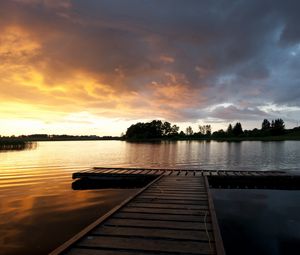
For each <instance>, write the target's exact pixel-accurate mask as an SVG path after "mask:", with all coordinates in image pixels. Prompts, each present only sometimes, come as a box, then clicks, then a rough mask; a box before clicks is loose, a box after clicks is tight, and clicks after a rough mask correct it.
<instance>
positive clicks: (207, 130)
mask: <svg viewBox="0 0 300 255" xmlns="http://www.w3.org/2000/svg"><path fill="white" fill-rule="evenodd" d="M198 127H199V133H200V135H206V136H210V135H211V126H210V125H203V126H201V125H199V126H198Z"/></svg>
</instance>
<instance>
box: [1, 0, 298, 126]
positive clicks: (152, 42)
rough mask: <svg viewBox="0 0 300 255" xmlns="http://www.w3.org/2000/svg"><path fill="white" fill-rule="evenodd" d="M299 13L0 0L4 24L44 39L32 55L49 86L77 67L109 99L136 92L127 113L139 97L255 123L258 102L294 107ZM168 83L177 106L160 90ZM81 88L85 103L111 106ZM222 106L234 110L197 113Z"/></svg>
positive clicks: (267, 8)
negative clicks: (101, 86) (104, 87)
mask: <svg viewBox="0 0 300 255" xmlns="http://www.w3.org/2000/svg"><path fill="white" fill-rule="evenodd" d="M299 9H300V2H299V1H296V0H294V1H292V0H289V1H281V0H278V1H270V0H269V1H268V0H265V1H261V0H253V1H252V0H251V1H250V0H248V1H246V0H241V1H230V0H222V1H208V0H207V1H198V0H194V1H193V0H190V1H176V0H165V1H158V0H157V1H156V0H152V1H150V0H130V1H124V0H118V1H117V0H115V1H111V0H102V1H96V0H81V1H80V0H75V1H66V0H65V1H46V0H45V1H42V0H41V1H38V0H23V1H22V0H16V1H1V3H0V17H1V18H0V21H1V22H0V29H4V28H5V27H6V26H9V25H12V24H17V25H19V26H21V27H23V28H24V29H26V30H27V31H29V32H30V33H31V35H32V36H33V38H35V39H36V40H37V41H39V42H40V44H41V48H40V49H39V54H36V55H34V56H33V57H32V58H31V59H30V60H28V61H29V62H30V64H31V65H33V66H34V67H35V68H37V69H38V70H40V71H41V72H42V73H43V75H44V79H45V86H49V87H52V86H56V85H57V84H60V83H62V82H65V81H66V80H68V79H70V78H71V77H76V74H77V73H78V72H79V73H83V74H85V75H88V76H89V77H91V78H93V79H95V80H97V81H98V82H99V83H101V84H106V85H107V86H109V87H110V88H111V90H112V91H113V92H111V93H114V97H116V95H117V94H118V93H120V94H122V98H124V97H125V95H126V93H132V92H135V93H137V95H138V96H137V97H138V98H135V99H133V100H131V101H130V100H128V101H126V104H128V107H130V106H131V108H132V109H131V110H132V111H134V109H137V108H138V107H136V106H137V105H139V106H140V107H143V106H142V105H143V102H144V104H145V106H146V107H149V106H151V107H153V109H154V110H155V111H158V110H161V114H162V115H163V114H165V115H166V117H168V116H172V118H174V119H176V118H177V119H181V120H185V119H197V118H205V117H212V118H220V119H225V120H230V119H245V120H247V119H249V120H252V119H257V118H262V117H264V116H266V114H267V113H265V112H262V111H260V110H258V108H257V107H258V106H263V105H266V104H268V103H270V104H274V105H294V106H295V105H297V106H300V105H299V100H298V98H299V96H300V79H299V72H298V70H299V68H300V63H299V56H300V27H299V24H300V15H299ZM168 74H171V75H173V76H172V77H181V78H180V79H178V78H177V79H175V80H172V78H170V77H169V76H168ZM166 77H168V78H167V79H166ZM182 77H184V78H182ZM170 79H171V81H170ZM153 82H154V83H155V84H158V85H157V86H151V85H150V84H152V83H153ZM170 86H171V87H172V86H173V87H174V88H175V89H174V90H172V93H178V94H176V96H175V95H174V96H173V98H174V100H177V101H180V100H183V101H184V102H183V103H181V104H179V103H178V102H174V101H173V102H172V98H171V97H168V96H166V93H168V91H171V89H170V88H169V87H170ZM166 87H167V88H168V89H169V90H168V89H166ZM179 88H180V89H179ZM183 88H184V89H183ZM77 89H78V88H77ZM158 91H159V92H158ZM165 91H167V92H165ZM174 91H175V92H174ZM182 91H184V96H183V97H180V96H181V94H180V93H182ZM187 91H189V92H190V93H187ZM77 92H78V97H79V96H80V94H82V98H85V97H87V98H89V99H90V101H91V102H90V104H89V105H93V106H95V107H96V106H97V105H98V106H99V107H101V106H102V105H105V104H106V105H110V106H111V107H112V108H113V107H115V104H116V100H115V101H113V102H106V103H105V102H102V103H97V101H96V100H97V97H95V100H93V97H91V95H86V94H85V95H84V94H83V93H84V92H83V91H81V90H80V89H78V91H77ZM162 92H163V93H162ZM291 92H292V93H291ZM74 93H75V92H74ZM94 93H95V94H99V95H100V94H101V96H103V94H105V93H106V92H105V91H103V90H102V89H97V88H96V89H95V90H94ZM141 95H142V97H141ZM191 95H192V96H191ZM139 97H140V101H139V100H138V99H139ZM191 97H192V99H193V100H190V98H191ZM197 98H198V99H199V100H198V101H197V100H196V99H197ZM145 99H147V100H145ZM87 100H88V99H87ZM151 100H152V101H153V102H152V103H150V102H151ZM154 103H156V106H155V107H154ZM221 103H232V104H234V106H230V107H219V108H216V109H215V110H214V111H212V112H209V111H204V110H203V108H207V107H210V106H213V105H217V104H221ZM179 108H180V109H179ZM199 108H200V109H201V110H199ZM137 112H138V114H140V111H137ZM141 112H142V114H144V111H141ZM155 114H156V112H153V116H155ZM141 117H142V116H141Z"/></svg>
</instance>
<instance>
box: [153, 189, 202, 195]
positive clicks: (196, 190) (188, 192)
mask: <svg viewBox="0 0 300 255" xmlns="http://www.w3.org/2000/svg"><path fill="white" fill-rule="evenodd" d="M149 190H151V191H152V190H153V191H157V190H158V191H161V190H162V191H175V192H179V193H187V194H191V193H193V194H194V193H199V192H200V193H201V192H202V193H203V192H205V191H206V189H205V187H201V188H197V189H181V188H177V189H176V188H160V187H151V188H150V189H149Z"/></svg>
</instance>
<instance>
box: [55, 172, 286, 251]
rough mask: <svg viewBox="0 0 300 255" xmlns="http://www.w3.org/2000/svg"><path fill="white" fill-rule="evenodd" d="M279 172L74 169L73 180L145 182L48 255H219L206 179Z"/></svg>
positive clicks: (276, 174) (111, 183) (277, 174)
mask: <svg viewBox="0 0 300 255" xmlns="http://www.w3.org/2000/svg"><path fill="white" fill-rule="evenodd" d="M282 176H286V174H285V172H282V171H210V170H175V169H140V168H139V169H132V168H99V167H97V168H93V169H89V170H86V171H81V172H77V173H74V174H73V179H79V181H83V182H84V183H87V182H88V181H92V182H94V183H102V184H101V185H102V186H104V188H108V187H111V186H113V187H116V186H118V185H120V184H121V183H124V182H129V183H131V185H133V187H136V185H135V184H136V183H139V182H140V181H141V180H142V181H143V182H144V183H148V184H145V185H146V186H145V185H144V187H141V188H139V189H138V191H137V192H136V193H135V194H134V195H133V196H132V197H130V198H128V199H127V200H126V201H124V202H123V203H121V204H120V205H118V206H117V207H115V208H114V209H113V210H111V211H110V212H108V213H107V214H105V215H104V216H102V217H101V218H99V219H98V220H97V221H95V222H94V223H92V224H91V225H90V226H88V227H87V228H85V229H84V230H82V231H81V232H80V233H78V234H77V235H75V236H74V237H73V238H72V239H70V240H69V241H67V242H66V243H64V244H63V245H62V246H60V247H58V248H57V249H56V250H55V251H53V252H52V253H50V254H51V255H57V254H68V255H135V254H136V255H137V254H139V255H144V254H145V255H158V254H160V255H170V254H175V255H180V254H181V255H182V254H185V255H189V254H190V255H191V254H198V255H200V254H202V255H208V254H210V255H224V254H225V250H224V246H223V242H222V237H221V234H220V230H219V226H218V221H217V217H216V213H215V209H214V203H213V200H212V196H211V193H210V186H209V185H210V184H209V178H214V177H216V178H217V179H218V181H217V182H215V184H216V185H217V186H218V185H219V186H220V185H221V184H222V181H221V179H222V178H223V179H224V178H225V179H226V178H229V179H231V180H235V181H236V180H237V179H236V178H242V177H246V178H248V180H249V178H250V179H251V178H255V179H257V178H258V179H260V178H266V177H272V178H279V177H282ZM212 180H213V179H212ZM212 182H213V181H212ZM103 183H106V184H103ZM107 183H108V184H107ZM114 183H117V184H115V186H114ZM232 183H234V181H232ZM101 185H100V186H101ZM121 186H122V185H121ZM129 186H130V185H129ZM79 187H80V185H79ZM85 188H87V187H85Z"/></svg>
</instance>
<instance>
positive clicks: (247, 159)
mask: <svg viewBox="0 0 300 255" xmlns="http://www.w3.org/2000/svg"><path fill="white" fill-rule="evenodd" d="M93 166H107V167H114V166H115V167H117V166H118V167H153V168H185V169H199V168H201V169H218V170H219V169H222V170H226V169H227V170H288V171H293V172H297V171H298V170H299V169H300V142H297V141H286V142H239V143H227V142H201V141H181V142H162V143H152V144H151V143H127V142H122V141H86V142H85V141H79V142H75V141H70V142H41V143H38V144H37V148H36V149H33V150H23V151H5V152H3V151H1V152H0V253H1V254H47V253H48V252H49V251H51V250H52V249H53V248H55V247H56V246H57V245H59V244H60V243H62V242H64V241H65V240H66V239H68V238H69V237H71V236H73V235H74V234H75V233H76V232H78V231H79V230H81V229H82V228H83V227H84V226H86V225H87V224H89V223H91V222H93V221H94V220H95V219H96V218H98V217H100V216H101V215H103V214H104V213H105V212H107V211H108V210H109V209H110V208H112V207H113V206H114V205H116V204H118V203H119V202H120V201H123V200H124V198H125V197H128V196H129V195H130V194H132V192H133V191H132V190H126V191H124V190H122V191H121V190H112V189H111V190H85V191H74V190H72V189H71V183H72V179H71V174H72V173H73V172H75V171H77V170H81V169H85V168H88V167H93ZM299 214H300V213H299ZM298 229H299V228H298Z"/></svg>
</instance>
